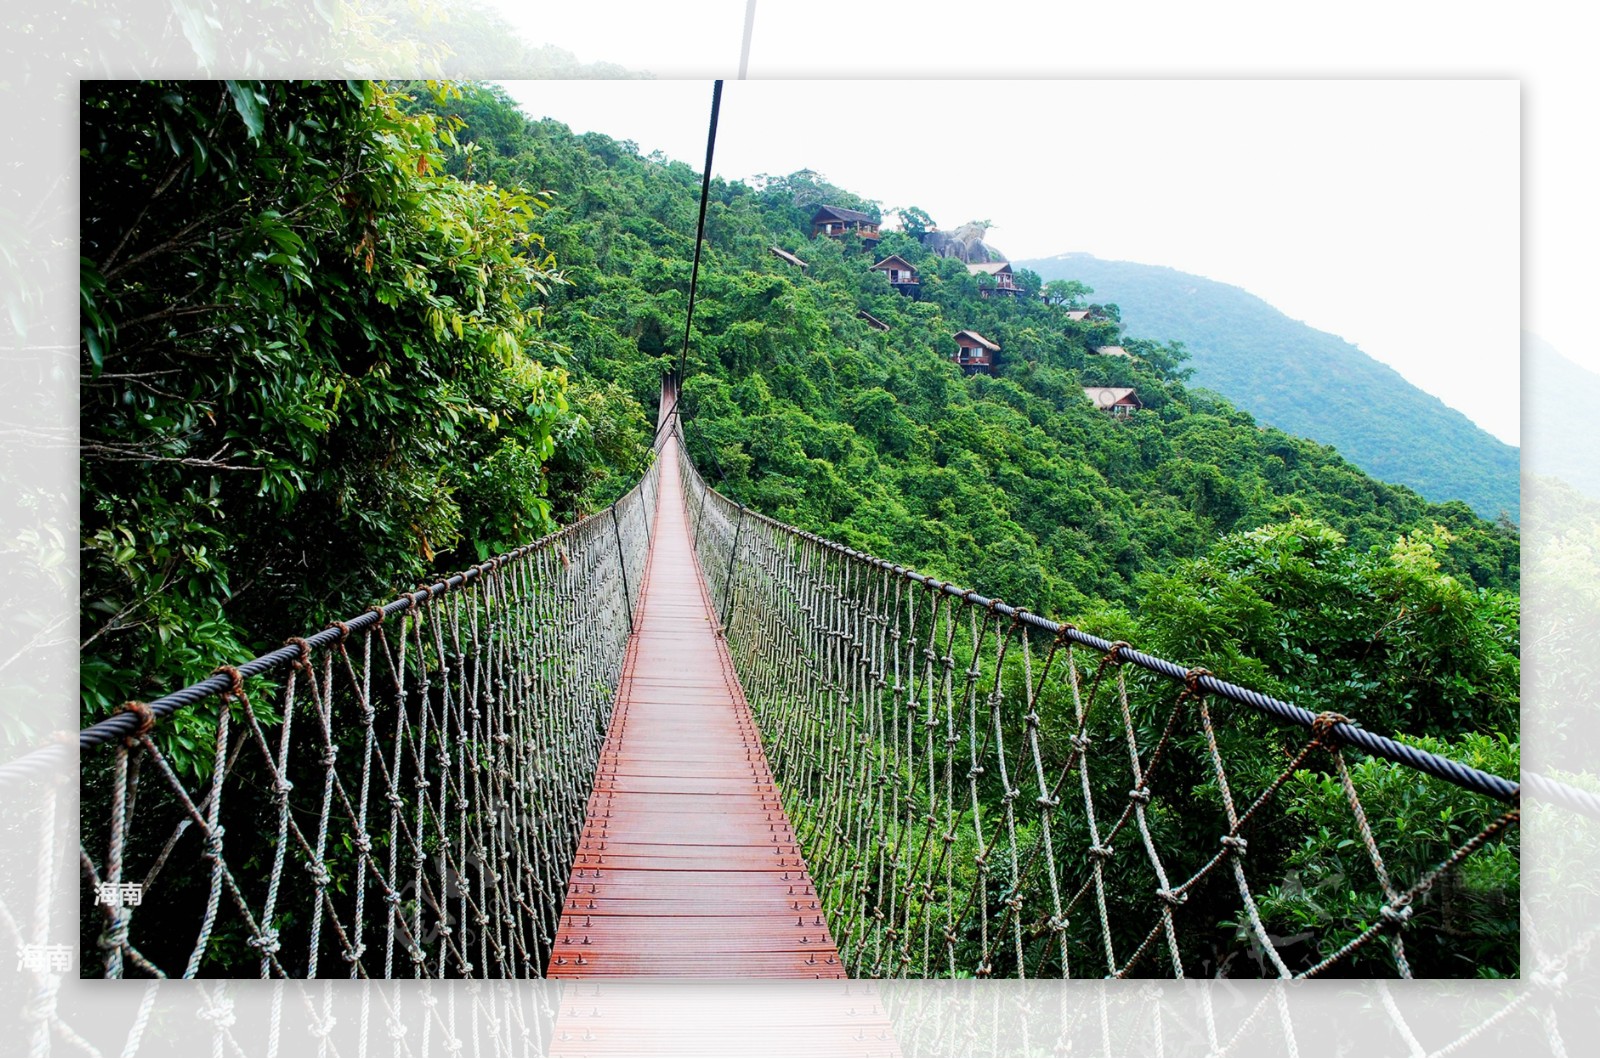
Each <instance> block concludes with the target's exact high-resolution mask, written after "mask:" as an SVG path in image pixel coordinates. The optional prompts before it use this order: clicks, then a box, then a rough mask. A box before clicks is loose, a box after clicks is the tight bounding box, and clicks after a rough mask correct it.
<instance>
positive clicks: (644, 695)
mask: <svg viewBox="0 0 1600 1059" xmlns="http://www.w3.org/2000/svg"><path fill="white" fill-rule="evenodd" d="M677 444H678V441H677V438H676V437H672V438H669V439H668V441H667V442H666V444H665V446H664V447H663V449H662V452H661V456H660V459H661V478H660V494H659V495H660V499H659V502H658V507H657V512H656V515H657V518H656V528H655V531H654V536H653V538H652V540H651V545H650V559H649V563H648V565H647V567H646V570H645V577H644V584H643V586H641V587H640V589H639V600H638V602H637V604H636V607H635V613H636V618H635V626H634V634H633V637H632V638H631V640H630V641H629V644H628V655H627V662H626V665H625V667H624V669H623V675H622V682H621V685H620V686H619V688H618V693H617V694H618V697H617V705H616V710H615V713H614V716H613V718H612V721H611V728H610V731H609V732H608V733H607V737H606V742H605V746H604V748H603V749H602V751H601V755H600V766H599V771H598V773H597V775H596V777H595V787H594V793H593V795H591V797H590V799H589V806H588V816H587V819H586V822H585V826H584V832H583V840H582V842H581V844H580V845H579V848H578V855H577V861H576V863H575V864H574V865H573V869H572V876H571V878H570V879H569V880H568V883H567V896H566V902H565V905H564V906H563V909H562V915H561V927H560V931H559V933H558V936H557V937H556V945H555V948H554V951H553V952H552V953H551V957H550V965H549V968H548V973H549V975H550V977H552V978H577V977H598V976H672V977H687V978H813V977H823V978H838V977H842V976H843V970H842V968H841V966H840V963H839V954H838V949H837V947H836V946H835V944H834V941H833V937H832V935H831V934H830V933H829V932H828V927H827V924H826V921H825V920H824V919H823V916H822V912H821V910H820V908H819V907H818V901H817V897H816V887H815V886H814V885H812V882H811V877H810V875H809V874H808V873H807V871H806V866H805V862H804V858H802V857H801V855H800V851H799V848H798V847H797V846H796V845H795V840H794V831H793V829H792V828H791V826H790V824H789V819H788V817H787V816H786V815H785V813H784V811H783V807H782V806H781V804H780V803H779V801H778V797H777V792H776V789H775V788H774V786H773V782H772V774H771V772H770V771H769V769H768V767H767V760H766V755H765V753H764V752H763V751H762V748H761V740H760V736H759V734H758V733H757V731H756V726H755V722H754V720H753V719H752V717H751V714H750V708H749V706H748V704H747V703H746V701H745V697H744V691H743V689H742V688H741V687H740V685H739V678H738V677H737V676H736V675H735V674H734V672H733V664H732V660H731V659H730V658H729V656H728V649H727V645H726V644H724V642H723V641H722V638H721V636H720V635H719V634H718V618H717V615H716V613H715V612H714V610H713V609H712V606H711V600H710V597H709V594H708V593H707V591H706V586H705V580H704V578H703V577H702V576H701V572H700V564H699V562H698V560H697V559H696V557H695V553H694V548H693V545H692V542H691V541H690V537H689V524H688V516H687V510H686V507H685V504H684V495H683V486H682V481H681V476H680V474H679V469H678V453H677Z"/></svg>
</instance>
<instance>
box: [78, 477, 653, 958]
mask: <svg viewBox="0 0 1600 1059" xmlns="http://www.w3.org/2000/svg"><path fill="white" fill-rule="evenodd" d="M657 476H658V475H657V471H656V469H655V468H654V467H652V469H651V470H650V471H649V472H648V473H647V474H646V476H645V478H644V479H643V480H642V481H641V483H640V484H639V485H638V486H637V487H636V488H635V489H634V490H633V491H632V492H630V493H629V494H628V495H627V496H625V497H623V498H622V499H621V500H620V501H618V502H617V504H616V505H614V506H613V507H612V508H611V509H609V510H608V511H603V512H600V513H599V514H598V515H594V516H590V517H589V518H587V519H584V520H583V521H581V522H578V523H576V524H574V525H572V526H570V527H568V528H566V529H564V530H562V531H560V532H559V533H557V534H554V535H553V536H551V537H548V538H545V539H543V540H541V541H539V542H536V543H535V544H532V545H529V546H526V547H524V548H521V549H518V550H516V551H514V552H511V553H508V554H507V555H504V556H501V557H499V558H497V559H493V560H490V561H488V562H486V563H483V564H481V565H479V566H476V567H474V568H473V569H472V570H471V571H469V572H468V573H466V574H463V575H457V576H456V577H453V578H449V579H447V580H446V581H443V582H439V583H436V584H433V585H421V586H418V589H417V591H415V592H413V593H410V594H409V595H407V596H405V597H402V598H401V599H400V600H397V601H395V602H394V603H392V604H390V605H388V606H387V607H383V608H373V610H371V611H369V612H367V614H365V615H363V616H361V618H359V619H356V620H353V621H351V622H345V623H336V626H335V629H334V631H333V632H332V634H331V635H327V634H319V635H317V636H315V637H310V638H307V639H296V640H292V641H290V645H291V646H292V648H293V650H291V651H289V652H286V653H287V655H288V660H287V661H285V662H282V663H276V664H267V665H262V664H259V663H262V662H263V660H257V661H256V663H251V664H249V665H247V666H242V667H239V668H238V669H233V668H231V667H224V669H223V670H221V671H219V672H220V673H221V674H222V676H223V677H224V678H225V679H224V680H223V681H222V682H221V683H222V684H223V685H224V687H223V690H221V691H220V692H218V693H216V694H214V695H210V696H208V695H206V694H203V693H202V694H197V695H190V694H188V692H192V691H194V689H186V692H185V693H179V694H178V695H177V696H170V697H169V699H179V698H189V699H192V700H198V701H196V702H195V704H194V705H191V706H189V709H190V710H191V713H192V716H194V717H201V718H204V717H210V718H211V720H210V721H209V722H207V724H208V726H209V731H210V736H209V742H208V745H207V746H206V747H205V748H204V750H205V753H206V756H208V757H209V759H210V762H211V767H210V769H209V772H208V774H207V775H206V776H204V777H203V778H201V779H195V778H192V777H191V776H190V775H188V774H187V772H188V771H189V770H186V769H185V768H183V767H182V766H181V765H180V763H178V762H176V761H175V760H174V759H173V758H172V756H171V754H170V752H164V751H163V749H162V743H163V741H164V740H163V739H160V738H156V737H155V735H156V733H152V732H150V731H141V732H138V733H137V734H135V735H132V736H121V737H118V738H116V739H114V740H112V741H110V745H108V746H103V747H99V748H97V749H95V750H94V751H90V752H86V753H85V754H84V761H83V771H82V780H81V783H82V804H83V819H84V822H85V827H84V831H83V838H82V845H81V846H80V862H81V868H82V872H83V876H84V881H85V885H84V887H83V888H82V889H83V900H82V907H83V913H82V923H83V944H82V952H83V954H84V956H83V973H84V974H85V975H89V974H95V973H97V969H96V968H94V967H93V966H92V964H93V959H94V956H93V954H95V953H98V954H99V956H100V962H101V966H100V968H98V973H102V974H104V975H105V976H107V977H122V976H124V975H136V976H153V977H167V976H169V975H170V976H178V975H182V976H183V977H194V976H197V975H200V976H219V975H225V976H241V975H260V976H261V977H297V978H298V977H316V976H319V975H321V976H325V977H345V976H348V977H352V978H355V977H383V978H391V977H415V978H445V977H507V978H531V977H538V976H540V975H541V974H542V973H543V968H544V966H545V962H546V960H547V958H548V956H549V951H550V942H551V937H552V934H553V931H554V929H555V925H556V922H557V918H558V916H559V913H560V909H561V901H562V897H563V894H564V891H565V886H566V880H567V876H568V873H569V871H570V868H571V863H572V860H573V856H574V851H575V850H576V847H577V842H578V837H579V833H580V831H581V828H582V823H583V812H584V805H585V802H586V800H587V798H588V794H589V790H590V788H591V786H592V784H593V777H594V771H595V765H596V763H597V761H598V758H599V752H600V746H601V743H602V741H603V740H604V737H605V732H606V728H607V725H608V723H609V721H610V716H611V708H612V700H613V695H614V693H615V691H616V687H617V682H618V679H619V677H620V674H621V669H622V662H623V657H624V654H625V651H626V647H627V640H628V635H629V630H630V626H631V621H632V617H631V608H632V605H633V603H634V602H635V601H636V599H637V589H638V586H639V584H640V583H641V581H642V578H643V573H644V566H645V561H646V557H647V552H648V543H649V534H650V527H651V524H652V521H653V519H654V517H655V499H656V496H655V494H656V480H657ZM278 653H284V652H278ZM264 659H265V660H268V661H270V659H271V656H264ZM247 670H248V671H250V673H249V674H247V673H246V672H245V671H247ZM263 671H265V672H266V673H267V674H268V676H270V677H272V678H275V679H270V680H269V679H268V677H267V676H263V677H254V676H253V675H252V674H253V673H256V672H263ZM247 676H250V677H251V678H250V679H247ZM166 704H167V700H162V701H161V702H158V703H155V704H151V706H149V707H142V706H141V707H139V708H138V709H137V710H136V711H135V712H141V713H144V714H145V715H147V716H149V715H153V714H155V713H156V711H157V708H158V707H163V706H165V705H166ZM167 712H171V709H170V708H169V709H167ZM141 727H144V728H148V725H143V726H141ZM94 731H95V730H94V729H90V730H88V731H86V732H85V733H84V736H85V738H86V739H87V738H88V737H89V736H90V735H91V733H93V732H94ZM185 731H193V726H192V725H189V726H186V728H185ZM169 751H170V747H169ZM91 821H104V823H103V824H101V825H100V826H98V827H96V826H95V825H94V824H92V823H91ZM103 883H109V884H113V885H120V884H126V883H140V884H142V888H143V889H142V892H143V895H144V896H143V901H142V902H141V903H140V904H139V905H137V906H129V907H123V906H120V905H117V904H111V905H101V904H98V903H97V902H96V900H95V898H96V894H97V890H98V888H99V887H100V885H101V884H103ZM152 906H155V907H156V908H159V909H160V914H159V921H160V922H161V923H162V924H163V927H164V929H163V930H162V931H160V932H157V933H154V934H147V933H144V932H141V930H140V929H139V928H140V925H141V922H142V921H150V922H153V921H155V920H156V919H157V916H154V915H151V914H149V913H150V912H151V910H152ZM141 913H143V914H141ZM180 923H193V924H194V932H193V933H192V934H191V935H188V936H183V937H175V936H173V933H172V925H173V924H180Z"/></svg>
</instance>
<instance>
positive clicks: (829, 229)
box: [811, 206, 883, 243]
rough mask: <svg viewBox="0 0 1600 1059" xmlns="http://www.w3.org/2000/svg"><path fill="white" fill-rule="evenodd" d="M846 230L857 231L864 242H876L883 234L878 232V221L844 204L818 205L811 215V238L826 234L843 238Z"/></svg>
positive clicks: (832, 237)
mask: <svg viewBox="0 0 1600 1059" xmlns="http://www.w3.org/2000/svg"><path fill="white" fill-rule="evenodd" d="M846 232H855V233H856V234H857V235H859V236H860V237H861V241H862V242H864V243H876V242H877V241H878V240H879V239H882V238H883V236H882V235H880V234H879V233H878V222H877V221H875V220H873V219H872V218H871V217H870V216H869V215H867V214H865V213H862V212H861V211H860V210H847V209H845V208H844V207H843V206H818V207H817V212H815V213H813V214H812V215H811V238H813V239H815V238H816V237H817V236H819V235H826V236H828V237H829V238H831V239H842V238H844V234H845V233H846Z"/></svg>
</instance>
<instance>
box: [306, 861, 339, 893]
mask: <svg viewBox="0 0 1600 1059" xmlns="http://www.w3.org/2000/svg"><path fill="white" fill-rule="evenodd" d="M306 871H308V872H310V873H311V882H312V885H314V886H316V888H317V889H319V890H322V889H326V888H327V885H328V884H329V883H330V882H332V881H333V876H331V875H329V874H328V869H327V867H326V866H325V865H322V864H307V865H306Z"/></svg>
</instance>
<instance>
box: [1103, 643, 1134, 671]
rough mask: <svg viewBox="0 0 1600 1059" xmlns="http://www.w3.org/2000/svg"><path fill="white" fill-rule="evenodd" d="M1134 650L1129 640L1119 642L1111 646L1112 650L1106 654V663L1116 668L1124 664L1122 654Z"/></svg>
mask: <svg viewBox="0 0 1600 1059" xmlns="http://www.w3.org/2000/svg"><path fill="white" fill-rule="evenodd" d="M1131 650H1133V644H1131V643H1129V642H1128V641H1127V640H1118V641H1116V642H1115V643H1113V644H1112V645H1111V650H1109V651H1107V652H1106V659H1105V660H1106V661H1107V662H1108V663H1110V664H1111V665H1114V666H1120V665H1121V664H1122V652H1123V651H1131Z"/></svg>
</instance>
